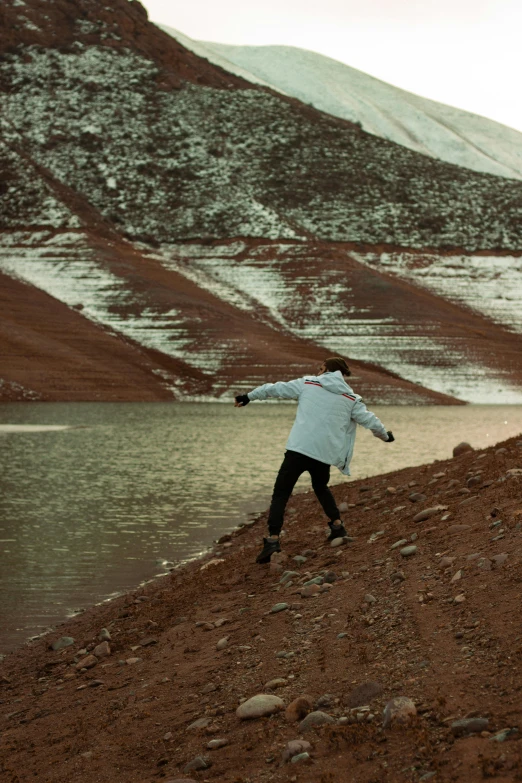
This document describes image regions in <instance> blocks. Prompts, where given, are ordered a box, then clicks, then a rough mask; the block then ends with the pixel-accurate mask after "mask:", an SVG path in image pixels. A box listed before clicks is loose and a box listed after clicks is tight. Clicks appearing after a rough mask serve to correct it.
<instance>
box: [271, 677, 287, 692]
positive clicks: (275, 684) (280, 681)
mask: <svg viewBox="0 0 522 783" xmlns="http://www.w3.org/2000/svg"><path fill="white" fill-rule="evenodd" d="M285 685H288V680H285V678H284V677H276V678H275V679H274V680H270V681H269V682H267V683H266V685H265V688H266V690H268V691H273V690H275V689H276V688H284V687H285Z"/></svg>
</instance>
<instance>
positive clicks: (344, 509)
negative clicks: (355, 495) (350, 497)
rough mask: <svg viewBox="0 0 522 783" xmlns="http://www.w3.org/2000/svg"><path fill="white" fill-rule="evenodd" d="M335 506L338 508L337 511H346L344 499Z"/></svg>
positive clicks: (346, 506)
mask: <svg viewBox="0 0 522 783" xmlns="http://www.w3.org/2000/svg"><path fill="white" fill-rule="evenodd" d="M337 508H338V509H339V511H340V512H341V513H342V512H343V511H348V503H345V501H344V500H343V502H342V503H339V505H338V506H337Z"/></svg>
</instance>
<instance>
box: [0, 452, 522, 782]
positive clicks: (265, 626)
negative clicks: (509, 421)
mask: <svg viewBox="0 0 522 783" xmlns="http://www.w3.org/2000/svg"><path fill="white" fill-rule="evenodd" d="M395 447H397V448H399V447H400V446H399V444H396V445H395V446H393V448H395ZM521 488H522V441H518V442H516V441H515V439H512V440H510V441H507V442H506V443H504V444H503V445H502V446H501V447H499V446H496V447H492V448H489V449H486V450H484V451H482V452H474V451H471V452H468V453H465V454H463V455H461V456H459V457H457V458H453V459H448V460H446V461H442V462H438V463H436V464H431V465H425V466H422V467H418V468H408V469H405V470H401V471H398V472H396V473H390V474H388V475H385V476H375V477H373V478H371V479H367V480H364V481H357V482H353V484H349V485H346V484H343V485H340V486H338V487H336V488H335V493H336V497H337V498H338V500H342V501H345V502H346V503H348V504H349V506H350V507H349V509H348V511H346V512H344V517H345V521H346V524H347V525H348V527H349V530H350V532H351V533H352V534H353V535H354V536H355V541H353V542H352V543H351V544H347V545H344V546H340V547H335V548H334V547H331V546H330V545H329V544H327V543H325V538H324V535H325V534H324V530H323V528H324V521H323V520H322V518H321V514H320V512H319V507H318V505H317V502H316V500H315V498H314V497H313V496H312V497H311V496H309V495H299V496H296V497H294V498H293V499H292V501H291V503H290V507H289V512H288V515H287V522H286V531H287V534H286V536H285V537H284V539H283V551H284V555H283V557H282V558H281V560H280V563H279V564H274V565H270V566H255V565H254V564H253V559H254V557H255V554H256V550H257V548H258V546H259V542H260V536H261V534H262V533H263V532H264V523H265V520H266V515H263V517H261V518H260V519H259V520H257V524H254V527H253V529H250V528H249V527H248V526H246V527H243V528H241V529H238V530H235V531H234V532H233V533H232V536H231V538H230V540H229V541H225V542H222V543H221V544H219V545H218V547H216V550H215V551H214V552H213V553H211V554H209V555H208V556H206V557H205V558H203V561H196V562H194V563H192V564H190V565H188V566H186V567H183V568H180V569H178V570H174V571H173V572H172V573H171V574H170V575H167V576H165V577H164V578H162V579H159V580H157V581H155V582H153V583H150V584H148V585H146V586H145V587H143V588H141V589H138V590H136V591H135V592H133V593H131V594H129V595H126V596H123V597H121V598H118V599H116V600H114V601H111V602H110V603H107V604H103V605H101V606H98V607H94V608H92V609H91V610H89V611H87V612H86V613H85V614H84V615H82V616H80V617H78V618H77V619H74V620H71V621H68V622H66V623H64V624H63V625H62V626H61V627H60V628H59V629H57V630H56V632H55V633H53V634H51V635H49V636H48V637H44V638H42V639H40V640H38V641H36V642H33V643H30V644H28V645H27V646H26V647H24V648H23V649H21V650H20V651H19V652H17V653H14V654H12V655H10V656H8V657H7V658H6V659H5V661H4V662H3V664H2V665H1V668H0V683H1V690H0V698H1V715H0V720H1V721H2V723H1V729H2V735H1V739H0V764H1V765H2V766H1V769H2V781H4V780H5V781H6V783H7V781H9V783H15V781H16V783H27V782H28V781H33V780H35V779H38V780H42V781H43V780H45V781H46V782H47V783H58V782H59V781H65V780H74V781H75V782H77V783H100V781H103V783H105V782H106V781H107V783H108V782H109V781H125V783H154V782H155V781H165V783H167V781H174V780H177V779H180V778H183V779H190V780H194V781H213V780H216V781H218V780H219V781H230V782H231V783H232V781H234V783H239V782H240V781H241V782H242V783H246V781H253V780H256V781H264V780H267V781H268V780H271V781H300V782H301V783H317V781H323V782H324V783H326V782H328V783H344V782H345V781H346V780H357V781H358V783H377V782H379V783H381V781H384V782H386V781H390V782H392V781H393V782H394V781H420V780H428V779H432V780H434V781H437V782H442V781H444V782H445V783H446V782H447V783H449V781H462V782H464V781H466V783H478V781H482V780H484V779H485V778H488V779H489V778H491V779H494V780H496V781H498V783H508V781H509V782H510V783H511V781H514V780H519V779H520V778H521V777H522V761H521V751H522V737H521V734H520V730H521V729H522V707H521V703H520V691H521V690H522V673H521V670H520V666H519V659H520V655H521V654H522V648H521V641H522V637H521V633H520V626H521V623H522V608H521V603H520V579H521V577H520V565H521V555H520V540H521V535H522V532H521V531H522V506H521V502H520V492H521ZM413 491H416V492H422V493H423V494H424V495H425V496H426V500H425V501H423V502H420V503H413V502H411V501H410V499H409V495H410V494H411V493H412V492H413ZM436 505H441V506H447V510H439V511H438V512H437V513H435V514H434V515H433V516H432V517H431V518H429V519H427V520H425V521H422V522H418V523H416V522H414V516H416V514H417V513H418V512H419V511H422V510H425V509H427V508H428V507H433V506H436ZM403 539H406V543H408V544H412V539H415V542H414V544H413V546H416V547H417V550H416V552H415V553H414V554H413V555H411V556H409V557H404V556H402V555H401V553H400V549H401V547H396V548H392V546H393V544H394V543H395V542H397V541H399V540H403ZM401 546H403V545H401ZM303 552H305V553H306V554H305V555H304V557H306V560H304V561H302V562H300V563H298V562H296V561H295V560H294V557H295V556H297V555H301V554H302V553H303ZM283 568H286V569H288V570H292V571H293V572H295V573H294V575H293V576H292V577H291V581H290V582H287V583H286V585H283V584H282V583H281V572H282V569H283ZM316 576H319V577H321V576H322V577H323V578H326V582H327V583H328V584H330V585H331V586H330V587H324V585H323V587H321V588H319V592H318V593H317V594H316V595H315V597H304V596H302V595H301V590H302V585H303V583H304V582H305V581H308V580H309V579H311V578H315V577H316ZM318 581H321V579H319V580H318ZM281 602H282V603H284V604H286V608H283V609H282V610H281V611H279V612H277V613H273V612H272V611H271V609H272V607H274V605H275V604H277V603H281ZM102 628H107V629H108V631H109V633H110V636H111V640H110V641H109V647H110V655H109V656H108V657H101V651H97V652H98V656H100V657H95V658H94V659H91V661H90V663H94V664H95V665H94V667H92V668H86V667H83V669H82V668H81V667H78V665H77V664H78V662H79V661H83V660H84V658H85V655H86V652H87V653H89V654H92V651H93V649H94V647H95V645H97V644H98V643H99V634H100V631H101V629H102ZM62 635H70V636H72V637H73V638H74V639H75V642H74V644H73V645H72V646H71V647H68V648H66V649H63V650H61V651H56V652H55V651H52V650H51V649H49V645H50V643H51V642H53V641H55V640H57V639H58V638H59V637H60V636H62ZM224 637H227V640H228V641H227V643H226V644H225V643H224V646H223V649H221V650H218V649H217V648H216V645H217V643H218V641H219V640H221V639H222V638H224ZM220 646H221V645H220ZM82 650H83V651H82ZM274 680H277V682H273V681H274ZM269 682H272V683H273V684H272V685H270V686H269V685H268V683H269ZM370 683H373V685H370ZM361 686H364V688H362V689H361V690H359V688H360V687H361ZM262 692H265V693H273V694H275V695H277V696H279V697H280V698H281V699H282V702H283V704H284V706H287V705H289V704H290V702H291V701H292V700H293V699H295V698H296V697H299V696H303V695H305V694H306V695H308V696H309V697H310V700H311V703H312V704H313V705H314V707H315V708H316V709H317V710H320V711H321V712H324V713H326V714H327V715H329V716H330V717H331V718H332V719H333V722H332V723H330V725H327V726H323V727H319V728H315V729H311V730H308V731H305V730H304V728H303V727H302V726H301V725H300V724H299V723H295V722H290V721H289V720H288V718H287V717H285V714H284V713H283V712H279V713H277V714H275V715H273V716H272V717H269V718H266V717H265V718H260V719H257V720H250V721H241V720H239V718H238V717H237V716H236V708H237V707H238V704H239V703H240V701H241V700H243V699H247V698H249V697H251V696H253V695H254V694H256V693H262ZM396 696H405V697H407V698H410V699H412V700H413V701H414V703H415V705H416V711H417V716H416V717H415V719H414V721H413V723H412V724H411V725H409V726H404V727H402V728H401V727H398V728H386V729H384V728H383V725H382V710H383V707H384V705H385V704H386V703H387V702H388V700H389V699H391V698H392V697H396ZM364 706H367V707H368V709H361V708H362V707H364ZM357 707H359V709H356V708H357ZM369 715H371V716H373V717H372V718H370V717H369ZM472 717H475V718H482V719H483V721H482V723H481V724H478V729H479V730H478V731H475V732H474V733H470V734H468V735H459V733H458V732H459V729H458V726H453V723H454V722H455V721H456V720H458V719H461V718H462V719H465V718H467V719H468V720H469V719H471V718H472ZM200 719H202V720H201V722H200V723H199V724H196V725H195V726H194V725H192V724H194V722H195V721H198V720H200ZM467 725H468V729H470V730H471V729H472V728H473V724H471V725H469V724H467ZM503 730H507V731H506V732H505V733H502V734H499V732H502V731H503ZM300 737H302V738H303V739H304V740H306V741H308V742H309V743H310V744H311V748H310V751H309V758H308V759H307V760H306V759H305V760H301V761H297V762H296V763H287V764H283V763H281V755H282V751H283V750H284V748H285V746H286V744H287V743H288V742H289V741H290V740H295V739H298V738H300ZM218 738H222V739H225V740H227V744H224V745H223V747H221V748H219V749H216V750H214V749H208V748H207V745H208V743H209V741H211V740H215V739H218ZM198 756H202V757H204V761H203V763H200V765H199V766H200V771H197V770H195V768H194V765H192V767H191V768H189V769H187V771H186V772H185V771H184V770H185V768H186V765H187V764H189V765H190V764H191V763H192V762H193V760H194V759H195V758H196V757H198ZM196 766H197V765H196ZM203 767H206V768H203Z"/></svg>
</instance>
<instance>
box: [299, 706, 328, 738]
mask: <svg viewBox="0 0 522 783" xmlns="http://www.w3.org/2000/svg"><path fill="white" fill-rule="evenodd" d="M327 723H335V720H334V718H332V716H331V715H328V714H327V713H326V712H321V710H315V712H310V713H309V714H308V715H307V716H306V718H304V720H302V721H301V723H300V724H299V731H300V732H301V733H303V734H304V732H305V731H310V729H315V728H316V727H317V726H324V725H325V724H327Z"/></svg>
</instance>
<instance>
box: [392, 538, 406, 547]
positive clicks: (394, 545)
mask: <svg viewBox="0 0 522 783" xmlns="http://www.w3.org/2000/svg"><path fill="white" fill-rule="evenodd" d="M407 543H408V539H407V538H401V539H400V540H399V541H396V542H395V544H392V545H391V547H390V549H398V548H399V547H400V546H404V544H407Z"/></svg>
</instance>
